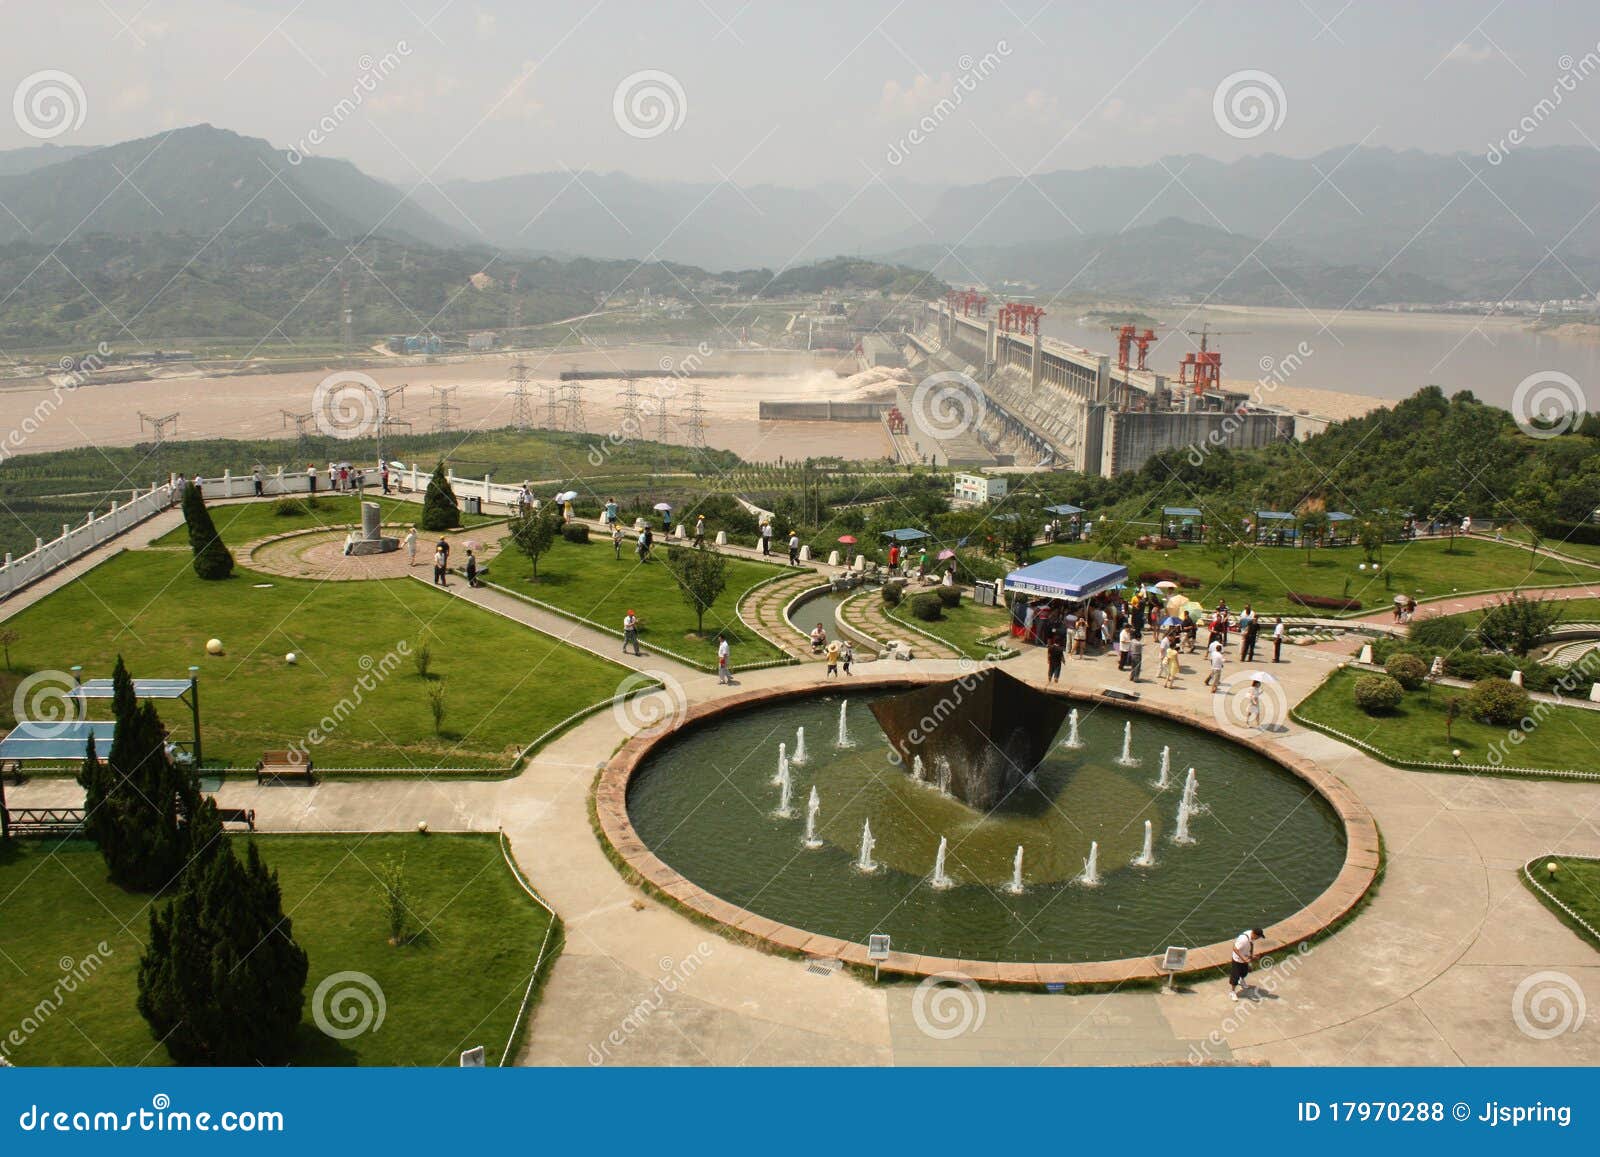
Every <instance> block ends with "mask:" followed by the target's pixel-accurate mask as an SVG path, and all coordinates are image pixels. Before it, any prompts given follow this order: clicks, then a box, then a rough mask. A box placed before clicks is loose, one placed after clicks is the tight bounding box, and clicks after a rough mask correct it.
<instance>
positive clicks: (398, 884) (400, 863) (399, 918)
mask: <svg viewBox="0 0 1600 1157" xmlns="http://www.w3.org/2000/svg"><path fill="white" fill-rule="evenodd" d="M378 888H379V892H380V894H381V895H382V897H383V919H384V922H385V923H386V924H387V925H388V926H389V943H390V944H392V945H393V946H395V947H396V948H398V947H399V946H400V945H402V944H405V943H408V942H409V941H410V940H411V935H410V924H411V905H410V903H409V901H408V899H407V893H408V889H407V887H406V858H405V857H404V856H401V857H400V858H399V859H398V860H396V859H393V858H390V859H386V860H384V861H383V862H382V863H380V864H379V865H378Z"/></svg>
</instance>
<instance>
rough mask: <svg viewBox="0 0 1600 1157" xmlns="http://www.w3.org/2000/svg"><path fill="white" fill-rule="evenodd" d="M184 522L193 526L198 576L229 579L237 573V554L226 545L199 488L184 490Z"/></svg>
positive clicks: (191, 537) (191, 534) (191, 536)
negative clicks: (235, 568)
mask: <svg viewBox="0 0 1600 1157" xmlns="http://www.w3.org/2000/svg"><path fill="white" fill-rule="evenodd" d="M183 521H184V522H185V523H187V524H188V527H189V547H190V549H191V550H193V551H194V573H195V574H197V575H199V576H200V577H201V578H203V579H225V578H227V577H228V576H229V575H231V574H232V573H233V555H232V553H231V552H230V551H229V550H228V548H227V547H226V546H224V545H223V542H222V536H221V535H219V534H218V533H217V527H216V524H215V523H213V522H212V521H211V512H210V511H209V510H207V509H206V500H205V499H204V498H202V497H201V495H200V488H199V487H198V486H186V487H184V489H183Z"/></svg>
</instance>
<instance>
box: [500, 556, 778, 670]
mask: <svg viewBox="0 0 1600 1157" xmlns="http://www.w3.org/2000/svg"><path fill="white" fill-rule="evenodd" d="M665 549H668V548H667V547H665V546H664V545H663V544H662V543H660V542H659V541H658V542H657V544H656V547H655V554H656V557H655V558H654V559H652V560H651V561H650V562H646V563H640V562H639V560H638V558H637V557H636V556H635V554H634V550H633V544H632V543H631V542H625V543H624V544H623V547H622V557H621V558H620V559H618V558H617V557H616V554H615V552H614V551H613V550H612V547H611V542H610V540H609V539H601V538H600V537H599V536H598V535H596V536H595V537H594V539H592V540H591V541H590V542H588V543H572V542H567V541H566V540H565V539H560V538H558V539H557V540H556V542H555V545H553V546H552V547H551V548H550V550H549V552H548V553H547V554H546V555H545V556H544V557H543V558H541V559H540V560H539V578H538V580H537V581H535V580H534V579H533V577H532V576H533V568H532V567H531V566H529V564H528V560H527V559H526V558H524V557H523V556H522V555H520V554H518V553H517V552H516V550H515V549H514V548H512V547H510V546H509V545H508V546H507V548H506V549H505V550H504V551H503V552H501V554H500V556H499V557H498V558H496V559H495V561H494V564H493V567H492V569H491V574H490V578H491V579H492V581H493V582H495V583H497V584H499V585H500V586H503V587H505V588H506V589H508V590H510V591H513V592H515V593H517V594H522V595H527V596H529V597H531V598H535V599H538V600H539V601H540V602H545V603H549V604H550V605H551V606H554V607H559V608H560V609H561V610H564V611H566V612H567V613H568V614H572V615H576V616H577V617H578V618H580V619H583V620H585V621H587V622H589V623H593V624H594V625H595V626H598V627H600V628H601V629H602V630H606V631H611V632H620V631H621V630H622V619H623V616H624V615H626V614H627V612H628V610H629V609H630V608H631V609H632V610H633V611H634V612H635V613H636V614H637V615H638V616H639V620H640V630H639V639H640V642H641V643H643V644H644V645H645V646H646V647H649V646H650V645H652V644H654V645H656V646H659V647H662V648H665V649H666V650H668V651H675V652H676V653H678V654H679V655H682V656H684V657H685V658H687V659H689V660H690V661H691V662H694V663H697V664H699V665H701V666H705V667H715V666H716V662H717V632H718V631H721V632H723V633H725V634H726V635H727V636H728V644H729V647H730V651H731V662H732V663H733V665H734V666H735V667H738V666H741V665H744V664H749V663H760V662H765V661H767V660H770V659H781V658H783V652H782V651H780V650H779V649H778V648H777V647H775V646H774V645H773V644H771V643H769V642H767V640H766V639H764V638H762V637H761V636H760V635H758V634H756V633H755V632H754V631H752V630H750V629H749V628H748V627H746V626H745V625H744V623H743V622H741V621H740V619H739V611H738V606H739V599H740V597H741V596H742V595H743V594H744V592H745V591H747V590H749V589H750V588H751V587H753V586H754V585H755V584H756V583H758V582H761V581H762V580H763V579H770V578H773V577H774V576H776V575H779V574H783V573H785V572H786V571H787V572H788V573H794V572H793V570H792V568H785V567H776V566H768V565H766V564H764V563H758V562H751V561H750V560H748V559H742V558H733V557H730V558H729V559H728V585H727V587H726V589H725V590H723V592H722V596H721V597H720V598H718V599H717V601H716V602H715V603H714V604H712V606H711V608H710V609H709V610H708V611H706V615H705V632H704V634H697V633H696V631H695V616H694V612H693V611H692V610H690V609H689V604H688V603H686V602H684V601H683V595H682V593H681V592H680V591H679V589H678V584H677V583H676V582H675V581H674V580H673V577H672V572H671V571H670V570H668V569H667V564H666V563H665V562H664V561H662V558H661V552H662V551H663V550H665ZM671 549H675V550H684V549H689V548H686V547H673V548H671ZM621 646H622V643H621V641H620V639H619V641H618V643H617V647H618V648H619V650H620V648H621Z"/></svg>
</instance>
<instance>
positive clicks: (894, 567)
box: [889, 542, 900, 574]
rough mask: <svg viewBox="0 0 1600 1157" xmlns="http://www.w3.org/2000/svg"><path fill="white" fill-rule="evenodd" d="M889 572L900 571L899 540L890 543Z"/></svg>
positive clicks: (897, 572)
mask: <svg viewBox="0 0 1600 1157" xmlns="http://www.w3.org/2000/svg"><path fill="white" fill-rule="evenodd" d="M889 573H890V574H899V573H900V544H899V543H898V542H895V543H891V544H890V545H889Z"/></svg>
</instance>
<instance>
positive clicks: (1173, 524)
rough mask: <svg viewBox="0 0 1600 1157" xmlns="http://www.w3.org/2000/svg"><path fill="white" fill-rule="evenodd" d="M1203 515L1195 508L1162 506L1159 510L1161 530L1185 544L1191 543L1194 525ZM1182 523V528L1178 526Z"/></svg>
mask: <svg viewBox="0 0 1600 1157" xmlns="http://www.w3.org/2000/svg"><path fill="white" fill-rule="evenodd" d="M1204 517H1205V515H1203V514H1201V513H1200V508H1199V507H1197V506H1163V507H1162V508H1161V519H1162V523H1163V525H1162V530H1163V531H1165V532H1166V533H1168V534H1171V535H1174V536H1175V537H1180V538H1182V539H1183V540H1184V541H1185V542H1192V541H1193V540H1194V534H1195V529H1194V528H1195V524H1196V523H1198V522H1199V521H1200V520H1201V519H1203V518H1204ZM1180 520H1181V521H1182V524H1183V525H1182V526H1181V527H1180V526H1179V525H1178V522H1179V521H1180Z"/></svg>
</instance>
